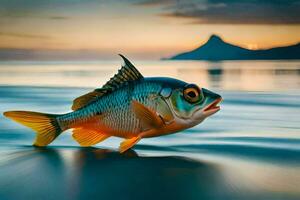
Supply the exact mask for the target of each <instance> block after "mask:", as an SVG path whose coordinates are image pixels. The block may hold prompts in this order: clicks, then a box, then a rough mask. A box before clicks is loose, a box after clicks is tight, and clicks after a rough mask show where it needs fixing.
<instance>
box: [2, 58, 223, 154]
mask: <svg viewBox="0 0 300 200" xmlns="http://www.w3.org/2000/svg"><path fill="white" fill-rule="evenodd" d="M120 56H121V57H122V59H123V61H124V64H123V65H122V67H121V68H120V69H119V70H118V72H117V73H116V74H115V75H114V76H113V77H112V78H110V80H109V81H107V82H106V83H105V84H104V85H103V86H102V87H99V88H96V89H94V90H93V91H91V92H88V93H87V94H84V95H82V96H80V97H78V98H76V99H75V100H74V101H73V105H72V107H71V108H72V112H68V113H64V114H48V113H40V112H33V111H7V112H4V113H3V114H4V116H5V117H7V118H10V119H12V120H14V121H16V122H18V123H20V124H22V125H24V126H27V127H29V128H31V129H33V130H34V131H35V132H36V138H35V141H34V143H33V145H34V146H38V147H43V146H47V145H48V144H50V143H51V142H52V141H54V140H55V139H56V138H57V137H58V136H59V135H60V134H61V133H62V132H64V131H66V130H68V129H72V132H73V133H72V137H73V138H74V139H75V140H76V141H77V142H78V143H79V145H81V146H83V147H88V146H93V145H96V144H98V143H100V142H102V141H104V140H106V139H108V138H110V137H119V138H123V141H122V142H121V143H120V146H119V152H120V153H123V152H125V151H127V150H128V149H130V148H132V147H133V146H134V145H135V144H137V143H138V142H139V141H140V140H141V139H144V138H151V137H158V136H164V135H168V134H171V133H176V132H180V131H182V130H185V129H188V128H191V127H194V126H196V125H198V124H200V123H201V122H202V121H204V120H205V119H206V118H207V117H209V116H211V115H213V114H215V113H216V112H218V111H219V110H220V106H219V103H220V102H221V101H222V97H221V96H220V95H219V94H217V93H214V92H212V91H210V90H208V89H205V88H202V87H199V86H198V85H196V84H193V83H187V82H184V81H181V80H178V79H174V78H169V77H144V76H143V75H142V74H141V73H140V72H139V71H138V70H137V69H136V67H135V66H134V65H133V64H132V63H131V62H130V61H129V60H128V59H127V58H126V57H124V56H123V55H121V54H120Z"/></svg>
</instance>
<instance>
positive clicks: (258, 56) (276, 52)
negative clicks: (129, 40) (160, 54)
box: [168, 35, 300, 60]
mask: <svg viewBox="0 0 300 200" xmlns="http://www.w3.org/2000/svg"><path fill="white" fill-rule="evenodd" d="M168 59H169V60H281V59H300V43H298V44H295V45H291V46H285V47H276V48H271V49H262V50H249V49H245V48H242V47H239V46H235V45H233V44H229V43H227V42H224V41H223V40H222V38H220V37H219V36H217V35H212V36H211V37H210V38H209V40H208V41H207V42H206V43H205V44H204V45H202V46H200V47H198V48H196V49H195V50H192V51H189V52H185V53H180V54H177V55H175V56H172V57H170V58H168Z"/></svg>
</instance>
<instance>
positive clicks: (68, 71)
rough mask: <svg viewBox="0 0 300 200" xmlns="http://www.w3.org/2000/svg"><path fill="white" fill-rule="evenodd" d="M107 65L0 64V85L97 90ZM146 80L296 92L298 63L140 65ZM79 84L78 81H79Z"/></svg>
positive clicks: (109, 70) (110, 65)
mask: <svg viewBox="0 0 300 200" xmlns="http://www.w3.org/2000/svg"><path fill="white" fill-rule="evenodd" d="M121 63H122V62H121V60H120V61H110V62H109V61H106V62H100V61H99V62H83V63H81V62H74V63H70V62H60V63H56V62H0V85H1V84H2V85H40V86H76V87H96V86H100V85H102V84H104V83H105V82H106V81H107V80H108V79H109V78H110V77H111V76H112V75H113V74H114V73H116V72H117V70H118V68H120V66H121ZM136 66H137V67H138V69H139V70H140V71H141V72H142V73H143V74H144V75H145V76H168V77H175V78H179V79H183V80H185V81H188V82H194V83H198V84H200V85H201V86H204V87H209V88H217V89H222V90H245V91H266V90H268V91H273V90H284V91H285V90H289V91H290V90H298V89H299V86H300V81H299V80H300V79H299V76H300V62H299V61H224V62H204V61H156V62H149V61H139V62H136ZM79 80H80V81H79Z"/></svg>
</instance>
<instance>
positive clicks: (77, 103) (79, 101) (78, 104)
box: [72, 54, 144, 110]
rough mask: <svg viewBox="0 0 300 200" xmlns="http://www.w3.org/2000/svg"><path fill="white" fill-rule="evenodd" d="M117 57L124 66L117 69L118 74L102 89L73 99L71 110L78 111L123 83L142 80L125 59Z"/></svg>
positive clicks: (139, 74) (141, 76) (140, 75)
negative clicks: (122, 61)
mask: <svg viewBox="0 0 300 200" xmlns="http://www.w3.org/2000/svg"><path fill="white" fill-rule="evenodd" d="M119 55H120V56H121V57H122V58H123V60H124V63H125V64H124V65H123V66H122V67H121V69H119V71H118V73H117V74H115V75H114V76H113V77H112V78H111V79H110V80H109V81H108V82H106V83H105V84H104V85H103V86H102V88H97V89H95V90H94V91H92V92H89V93H87V94H85V95H82V96H80V97H78V98H76V99H74V101H73V105H72V110H78V109H79V108H82V107H84V106H86V105H87V104H89V103H91V102H93V101H94V100H96V99H97V98H99V97H101V96H104V95H106V94H109V93H110V92H112V91H114V90H116V89H118V88H119V87H120V86H122V85H123V84H124V83H127V82H129V81H135V80H139V79H142V78H144V77H143V75H142V74H141V73H140V72H139V71H138V70H137V69H136V68H135V67H134V65H133V64H132V63H131V62H130V61H129V60H128V59H127V58H125V57H124V56H123V55H121V54H119Z"/></svg>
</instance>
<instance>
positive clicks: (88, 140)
mask: <svg viewBox="0 0 300 200" xmlns="http://www.w3.org/2000/svg"><path fill="white" fill-rule="evenodd" d="M72 136H73V138H74V139H75V140H76V141H77V142H78V143H79V144H80V145H81V146H84V147H88V146H92V145H95V144H97V143H99V142H102V141H103V140H105V139H107V138H108V137H110V136H109V135H106V134H103V133H100V132H98V131H94V130H89V129H84V128H76V129H74V130H73V135H72Z"/></svg>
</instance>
